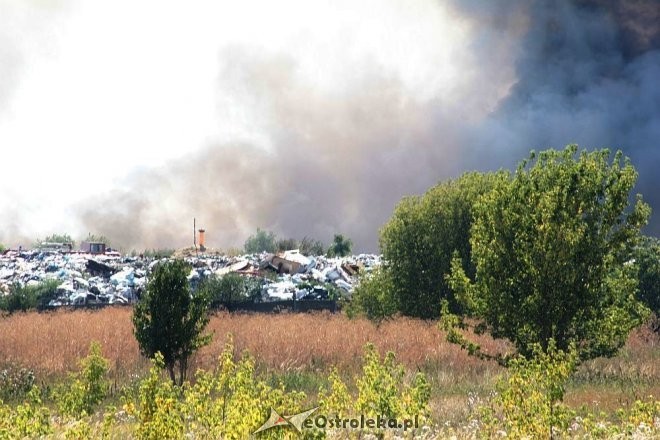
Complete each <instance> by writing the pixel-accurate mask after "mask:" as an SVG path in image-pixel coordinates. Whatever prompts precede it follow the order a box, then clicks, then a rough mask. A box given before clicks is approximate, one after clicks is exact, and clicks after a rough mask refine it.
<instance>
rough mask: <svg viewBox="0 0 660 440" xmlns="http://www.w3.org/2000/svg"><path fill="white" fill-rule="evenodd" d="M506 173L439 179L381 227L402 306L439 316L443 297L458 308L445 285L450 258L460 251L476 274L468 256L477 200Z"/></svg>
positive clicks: (426, 315) (414, 312) (468, 269)
mask: <svg viewBox="0 0 660 440" xmlns="http://www.w3.org/2000/svg"><path fill="white" fill-rule="evenodd" d="M506 178H507V174H506V173H503V172H501V173H488V174H484V173H478V172H472V173H466V174H464V175H463V176H461V177H460V178H458V179H455V180H449V181H446V182H442V183H439V184H438V185H436V186H434V187H433V188H431V189H430V190H428V191H427V192H426V193H425V194H424V195H423V196H414V197H407V198H404V199H403V200H402V201H401V202H400V203H399V204H398V205H397V207H396V209H395V211H394V214H393V216H392V218H391V219H390V220H389V221H388V222H387V223H386V224H385V226H384V227H383V229H382V230H381V235H380V247H381V250H382V252H383V257H384V259H385V261H386V267H385V270H386V271H387V272H388V273H389V275H388V276H389V278H390V284H391V286H392V288H393V290H394V297H395V298H396V303H397V304H398V307H399V311H400V312H402V313H403V314H405V315H409V316H416V317H421V318H436V317H437V316H438V315H439V313H440V301H441V300H442V299H447V300H448V301H449V305H450V309H451V310H452V311H454V312H458V311H460V307H459V304H458V303H457V302H456V300H455V299H454V296H453V293H452V292H451V290H450V289H449V286H448V285H447V281H446V280H445V275H446V274H447V273H449V270H450V263H451V258H452V255H453V253H454V252H457V253H458V256H459V258H460V259H461V261H462V263H463V267H464V269H465V271H466V272H467V273H468V274H469V275H473V274H474V266H473V265H472V263H471V260H470V227H471V226H472V221H473V212H472V211H473V205H474V203H475V201H476V200H477V199H478V198H479V197H480V196H481V195H482V194H484V193H485V192H487V191H489V190H490V189H491V188H492V187H493V186H494V185H495V183H496V182H498V181H503V180H506Z"/></svg>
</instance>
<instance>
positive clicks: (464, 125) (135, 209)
mask: <svg viewBox="0 0 660 440" xmlns="http://www.w3.org/2000/svg"><path fill="white" fill-rule="evenodd" d="M491 3H494V2H477V1H467V2H464V1H461V2H459V1H456V2H455V3H453V4H452V6H453V8H454V9H455V11H456V13H457V14H458V16H460V17H461V19H463V20H466V21H467V22H469V23H471V24H472V26H473V29H475V32H474V33H473V34H472V38H471V40H470V41H469V42H466V43H465V45H466V47H465V50H466V51H468V52H470V53H471V54H472V55H471V56H472V57H473V58H471V59H470V61H469V62H467V63H465V64H464V65H463V67H465V75H470V76H471V80H470V81H469V87H467V86H466V87H464V88H461V89H460V90H453V91H452V92H451V93H448V94H442V93H439V94H438V95H437V96H435V97H432V98H431V99H415V98H414V97H411V94H410V90H409V89H408V88H407V87H406V85H405V84H403V82H402V80H401V78H398V77H397V76H396V75H395V74H393V73H391V72H387V71H383V70H382V69H379V66H378V65H377V64H375V63H370V61H369V60H365V61H364V68H360V69H356V71H355V72H356V74H355V76H354V77H353V80H352V81H351V82H350V83H348V84H346V86H345V88H344V89H341V90H334V91H332V92H328V91H319V90H317V89H316V88H313V87H311V86H310V85H309V84H307V83H305V82H304V81H300V79H299V78H298V77H297V65H296V59H295V58H294V57H290V56H288V55H287V54H275V55H274V54H264V53H260V52H259V51H253V50H251V48H249V47H236V48H232V49H229V53H223V54H221V58H222V59H224V60H227V62H226V63H224V64H223V68H222V70H221V72H220V75H219V78H218V81H219V84H220V85H221V86H222V87H221V89H223V90H227V89H229V90H233V91H235V93H236V94H237V96H238V97H240V98H241V99H243V100H245V101H249V102H252V103H253V105H254V106H256V107H258V108H259V112H258V114H259V115H261V118H259V119H258V120H256V121H255V127H257V128H258V129H259V130H261V131H263V133H265V136H266V138H267V139H268V142H267V145H260V144H259V145H258V144H255V143H249V142H247V143H246V142H238V141H236V142H234V141H231V140H229V141H228V142H221V143H218V144H214V145H209V146H208V147H207V148H206V149H205V150H204V151H200V152H197V153H194V154H192V155H188V156H185V157H182V158H181V160H180V161H177V162H175V163H170V164H169V165H168V166H165V167H163V168H158V169H151V170H142V171H141V172H140V173H136V174H134V175H133V176H132V177H129V178H128V179H127V180H126V181H125V182H124V186H123V187H122V188H116V189H114V190H112V191H110V192H109V193H108V194H101V195H99V196H98V197H96V198H95V199H93V200H88V201H86V202H85V203H83V204H81V205H80V206H79V207H78V213H79V214H80V218H81V221H82V223H83V225H84V228H85V230H91V231H99V232H101V233H103V234H106V235H108V236H110V237H112V238H115V240H117V241H119V242H120V243H121V244H123V245H125V246H133V247H139V246H148V247H155V246H181V245H188V244H190V242H191V241H192V240H191V236H192V233H191V231H190V227H191V226H192V225H191V220H192V217H193V216H196V217H197V218H199V219H200V221H201V223H202V224H203V225H204V226H205V227H206V228H207V230H208V231H209V236H210V237H211V242H212V244H215V245H218V246H223V247H225V246H230V245H240V244H241V243H242V241H243V240H244V239H245V237H246V236H247V235H248V234H249V233H251V232H252V231H254V230H255V229H256V228H257V227H262V228H268V229H272V230H274V231H276V232H277V233H278V234H280V235H282V236H291V237H298V238H301V237H303V236H305V235H308V236H313V237H318V238H321V239H324V240H328V239H329V238H330V237H331V235H332V234H333V233H334V232H344V233H346V234H347V235H348V236H350V237H352V238H353V239H354V241H355V242H356V244H357V247H358V249H360V250H376V248H377V236H378V228H379V227H380V226H381V225H382V224H383V222H384V221H386V220H387V218H388V217H389V215H390V214H391V212H392V209H393V207H394V206H395V204H396V202H397V201H398V200H399V199H400V198H401V197H402V196H404V195H408V194H415V193H421V192H423V191H424V190H425V189H427V188H428V187H429V186H431V185H433V184H434V183H436V182H437V181H439V180H443V179H446V178H449V177H454V176H456V175H458V174H460V173H461V172H463V171H465V170H468V169H473V168H477V169H482V170H487V169H497V168H499V167H502V166H504V167H512V166H513V165H514V164H515V163H516V162H517V161H518V160H519V159H521V158H523V157H526V155H527V153H528V151H529V150H530V149H537V150H538V149H542V148H546V147H558V148H560V147H563V146H564V145H565V144H567V143H572V142H577V143H579V144H580V145H581V146H582V147H586V148H596V147H612V148H613V149H622V150H623V151H624V152H625V154H626V155H628V156H630V157H631V158H632V160H633V163H634V164H635V166H636V167H637V168H638V170H639V172H640V180H639V186H638V190H639V191H640V192H642V193H643V194H644V195H645V198H646V199H647V200H649V201H650V202H651V204H652V206H653V207H654V208H656V210H657V209H660V196H658V194H657V188H658V187H659V186H660V185H659V184H660V177H657V176H658V174H657V173H655V170H654V168H656V167H657V165H658V164H660V161H659V160H658V159H659V157H658V151H660V150H658V148H657V147H658V146H657V142H658V139H660V87H658V78H659V77H660V43H659V35H660V32H659V30H658V23H660V20H659V19H658V9H659V7H658V3H657V2H656V1H654V0H639V1H632V2H626V1H623V0H620V1H595V0H582V1H572V2H570V1H559V2H556V1H536V2H531V3H528V2H522V1H521V2H507V3H506V6H505V7H502V5H492V4H491ZM507 72H511V74H512V76H513V78H514V79H515V83H514V84H510V82H509V79H510V78H509V76H510V75H509V74H508V73H507ZM509 86H510V89H509V91H508V93H507V94H505V97H503V98H502V99H499V98H498V97H499V96H500V95H501V94H502V89H503V88H504V89H506V88H507V87H509ZM659 217H660V216H658V215H657V214H656V215H655V216H654V217H653V219H652V224H651V225H650V227H649V229H648V231H647V232H650V233H653V234H660V221H658V218H659Z"/></svg>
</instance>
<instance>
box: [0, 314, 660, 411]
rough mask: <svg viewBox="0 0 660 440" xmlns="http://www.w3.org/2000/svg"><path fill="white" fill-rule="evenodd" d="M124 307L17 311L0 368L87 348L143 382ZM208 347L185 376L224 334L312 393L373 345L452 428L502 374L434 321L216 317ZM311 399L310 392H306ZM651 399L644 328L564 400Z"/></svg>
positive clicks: (46, 372) (599, 404)
mask: <svg viewBox="0 0 660 440" xmlns="http://www.w3.org/2000/svg"><path fill="white" fill-rule="evenodd" d="M131 313H132V312H131V309H130V308H123V307H122V308H107V309H103V310H98V311H64V310H62V311H56V312H48V313H36V312H30V313H18V314H14V315H11V316H5V317H2V318H0V367H2V366H3V365H13V366H23V367H28V368H30V369H32V370H34V371H35V373H36V376H37V378H38V380H40V381H43V382H50V381H55V380H58V379H59V378H61V377H63V376H65V375H66V373H67V372H69V371H72V370H75V369H76V368H77V364H78V359H80V358H81V357H84V356H85V355H86V354H87V350H88V347H89V344H90V342H91V341H93V340H96V341H99V342H100V343H101V344H102V347H103V354H104V356H105V357H107V358H108V359H109V360H110V363H111V378H112V379H113V381H114V383H116V384H119V385H121V384H126V383H129V382H130V381H131V380H132V378H134V377H135V376H139V375H142V374H143V373H144V372H146V370H147V368H148V365H149V364H148V362H147V361H146V360H145V359H144V358H143V357H142V356H140V353H139V350H138V346H137V343H136V341H135V338H134V337H133V327H132V322H131ZM208 330H209V331H210V332H212V333H213V335H214V336H213V342H212V343H211V344H210V345H209V346H207V347H204V348H203V349H202V350H201V351H200V352H199V353H198V354H197V355H196V356H195V358H194V360H193V362H192V368H193V370H194V369H197V368H204V369H207V370H208V369H213V368H214V366H215V364H216V361H217V357H218V355H219V353H220V352H221V350H222V347H223V345H224V342H225V338H226V335H227V334H229V333H231V334H232V335H233V338H234V343H235V346H236V350H237V352H242V351H244V350H247V351H249V352H250V353H251V354H252V355H253V356H254V357H255V359H256V360H257V364H258V368H259V370H260V371H261V373H264V374H268V375H272V377H273V378H274V380H282V381H284V383H285V384H286V385H287V386H288V387H290V388H292V389H302V390H304V391H306V392H312V391H314V390H315V389H316V388H317V387H318V385H319V384H323V383H325V382H324V381H325V380H326V378H327V373H328V371H329V369H330V367H331V366H332V365H337V366H338V367H339V369H340V371H341V373H342V374H343V375H346V376H349V375H351V374H354V373H356V372H357V371H358V370H359V369H360V366H361V354H362V349H363V346H364V345H365V344H366V343H367V342H373V343H374V344H375V345H376V346H377V347H378V348H379V350H380V351H381V353H383V352H385V351H388V350H391V351H394V352H395V353H396V355H397V359H398V360H399V361H400V362H402V363H403V364H404V365H405V366H406V367H407V369H408V370H409V371H410V372H415V371H417V370H421V371H423V372H425V373H426V374H427V376H428V377H429V380H430V382H431V384H432V390H433V397H432V402H431V405H432V411H433V413H434V414H436V416H437V417H439V418H440V419H442V420H449V421H458V420H461V419H463V420H464V419H465V417H467V416H468V413H469V410H470V407H471V406H474V405H475V404H476V403H478V401H479V399H481V398H483V397H484V396H485V395H486V394H487V393H488V392H489V391H490V390H492V389H493V385H494V383H495V380H496V377H497V376H498V375H499V374H501V373H503V369H502V368H501V367H499V366H498V365H497V364H496V363H494V362H487V361H482V360H479V359H476V358H474V357H470V356H468V355H467V354H466V353H465V352H464V351H461V350H460V348H458V347H457V346H455V345H452V344H449V343H448V342H446V341H445V334H444V333H443V332H441V331H440V330H438V326H437V324H436V323H433V322H426V321H420V320H415V319H408V318H396V319H394V320H391V321H387V322H385V323H383V324H381V325H379V326H377V325H375V324H373V323H371V322H369V321H367V320H363V319H356V320H349V319H348V318H346V317H345V316H344V315H339V314H338V315H331V314H327V313H324V314H280V315H266V314H228V313H218V314H216V315H214V316H213V317H212V319H211V322H210V324H209V326H208ZM479 342H480V344H481V345H482V346H483V347H484V348H485V349H486V350H488V351H490V352H496V351H506V350H507V349H509V346H508V345H507V344H506V343H505V342H504V341H499V340H497V341H495V340H492V339H490V338H488V337H487V336H482V337H480V340H479ZM310 394H311V393H310ZM648 395H654V396H656V397H657V396H658V395H660V346H659V341H658V336H657V335H656V334H653V333H651V332H649V331H648V330H647V329H645V328H642V329H640V330H638V331H636V332H635V333H634V334H632V335H631V337H630V339H629V341H628V343H627V345H626V347H625V348H624V349H623V350H622V351H621V353H620V354H619V355H618V356H617V357H615V358H612V359H596V360H593V361H590V362H587V363H585V364H584V365H582V366H581V367H580V368H579V370H578V372H577V373H576V374H575V376H574V378H573V379H572V381H571V384H570V386H569V389H568V393H567V395H566V400H567V402H568V403H569V404H571V406H574V407H579V406H581V405H586V406H588V407H590V408H594V409H602V410H605V411H607V410H608V409H610V408H617V407H620V406H621V405H626V404H628V403H631V402H634V400H635V399H637V398H643V397H647V396H648Z"/></svg>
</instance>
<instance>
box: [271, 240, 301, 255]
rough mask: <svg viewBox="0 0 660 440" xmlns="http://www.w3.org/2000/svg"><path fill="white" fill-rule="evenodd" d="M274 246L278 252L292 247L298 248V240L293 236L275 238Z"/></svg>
mask: <svg viewBox="0 0 660 440" xmlns="http://www.w3.org/2000/svg"><path fill="white" fill-rule="evenodd" d="M275 247H276V248H277V251H278V252H284V251H289V250H293V249H298V247H299V244H298V240H296V239H295V238H280V239H279V240H277V244H276V246H275Z"/></svg>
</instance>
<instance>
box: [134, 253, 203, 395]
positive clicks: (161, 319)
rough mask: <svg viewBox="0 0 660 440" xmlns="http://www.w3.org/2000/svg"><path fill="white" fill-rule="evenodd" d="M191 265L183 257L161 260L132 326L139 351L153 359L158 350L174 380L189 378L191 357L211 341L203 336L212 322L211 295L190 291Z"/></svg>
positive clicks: (138, 304) (201, 291)
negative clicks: (209, 322) (210, 313)
mask: <svg viewBox="0 0 660 440" xmlns="http://www.w3.org/2000/svg"><path fill="white" fill-rule="evenodd" d="M189 272H190V266H189V265H188V264H187V263H185V262H184V261H183V260H171V261H166V262H162V263H159V264H158V265H156V267H155V268H154V270H153V272H152V273H151V275H150V279H149V282H148V284H147V289H146V292H145V294H144V295H143V296H142V298H141V299H140V301H139V302H138V303H137V304H136V305H135V308H134V309H133V326H134V333H135V337H136V339H137V341H138V344H139V345H140V350H141V351H142V353H143V354H144V355H145V356H148V357H149V358H153V357H154V356H155V354H156V353H160V354H161V355H162V356H163V362H164V365H165V367H166V368H167V371H168V372H169V374H170V378H171V379H172V382H174V383H177V381H176V376H175V367H176V366H177V365H178V370H179V380H178V384H179V385H181V384H183V382H184V380H185V379H186V372H187V367H188V359H189V358H190V356H191V355H192V354H193V353H194V352H195V351H196V350H197V349H198V348H200V347H202V346H204V345H206V344H208V343H209V342H210V341H211V336H210V335H203V334H202V333H203V331H204V328H205V327H206V324H207V323H208V321H209V316H208V302H209V301H208V298H207V297H206V296H205V295H204V291H203V290H200V291H198V292H197V293H196V294H195V295H193V294H192V293H191V289H190V285H189V283H188V279H187V275H188V273H189Z"/></svg>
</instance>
